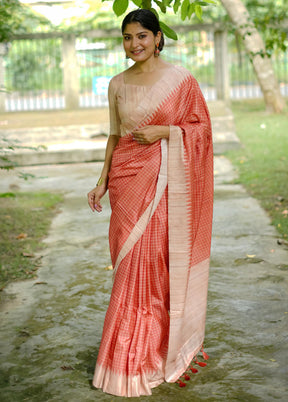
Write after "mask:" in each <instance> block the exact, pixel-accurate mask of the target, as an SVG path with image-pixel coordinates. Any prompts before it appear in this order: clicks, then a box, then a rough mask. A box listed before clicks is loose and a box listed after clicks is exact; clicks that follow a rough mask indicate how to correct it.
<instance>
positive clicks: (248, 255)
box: [246, 254, 256, 258]
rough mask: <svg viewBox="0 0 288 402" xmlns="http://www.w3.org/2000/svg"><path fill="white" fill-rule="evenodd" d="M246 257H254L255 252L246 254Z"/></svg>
mask: <svg viewBox="0 0 288 402" xmlns="http://www.w3.org/2000/svg"><path fill="white" fill-rule="evenodd" d="M246 257H248V258H254V257H256V254H246Z"/></svg>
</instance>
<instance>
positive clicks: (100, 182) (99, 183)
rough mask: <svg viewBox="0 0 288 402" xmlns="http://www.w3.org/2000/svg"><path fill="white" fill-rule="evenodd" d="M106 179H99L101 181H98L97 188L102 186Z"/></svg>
mask: <svg viewBox="0 0 288 402" xmlns="http://www.w3.org/2000/svg"><path fill="white" fill-rule="evenodd" d="M103 181H104V179H103V177H99V180H98V181H97V184H96V187H97V186H101V184H102V183H103Z"/></svg>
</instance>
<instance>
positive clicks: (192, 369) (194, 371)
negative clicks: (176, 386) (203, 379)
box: [190, 366, 198, 374]
mask: <svg viewBox="0 0 288 402" xmlns="http://www.w3.org/2000/svg"><path fill="white" fill-rule="evenodd" d="M190 370H191V371H192V373H194V374H195V373H198V370H197V369H196V368H194V367H192V366H191V367H190Z"/></svg>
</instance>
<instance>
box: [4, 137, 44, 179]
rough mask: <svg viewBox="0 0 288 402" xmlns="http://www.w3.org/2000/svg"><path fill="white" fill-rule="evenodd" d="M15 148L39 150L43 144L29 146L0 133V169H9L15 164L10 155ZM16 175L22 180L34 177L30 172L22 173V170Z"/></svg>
mask: <svg viewBox="0 0 288 402" xmlns="http://www.w3.org/2000/svg"><path fill="white" fill-rule="evenodd" d="M17 149H21V150H32V151H39V150H41V149H45V146H44V145H40V146H38V147H31V146H26V145H22V144H21V142H20V141H19V140H17V139H8V138H6V137H5V136H3V134H1V135H0V169H2V170H11V169H14V168H15V167H16V166H17V163H16V162H14V161H13V160H11V155H12V154H13V152H14V151H16V150H17ZM12 159H13V158H12ZM18 176H19V177H20V178H21V179H24V180H27V179H28V178H33V177H34V175H32V174H28V173H23V172H19V173H18Z"/></svg>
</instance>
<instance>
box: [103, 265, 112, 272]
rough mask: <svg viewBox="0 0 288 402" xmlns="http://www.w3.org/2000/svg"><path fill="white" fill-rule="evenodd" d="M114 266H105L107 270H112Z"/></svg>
mask: <svg viewBox="0 0 288 402" xmlns="http://www.w3.org/2000/svg"><path fill="white" fill-rule="evenodd" d="M112 270H113V267H112V265H108V267H105V271H112Z"/></svg>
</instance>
